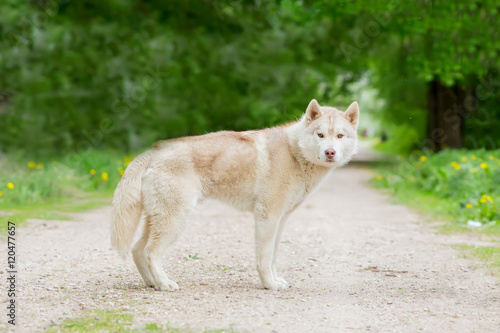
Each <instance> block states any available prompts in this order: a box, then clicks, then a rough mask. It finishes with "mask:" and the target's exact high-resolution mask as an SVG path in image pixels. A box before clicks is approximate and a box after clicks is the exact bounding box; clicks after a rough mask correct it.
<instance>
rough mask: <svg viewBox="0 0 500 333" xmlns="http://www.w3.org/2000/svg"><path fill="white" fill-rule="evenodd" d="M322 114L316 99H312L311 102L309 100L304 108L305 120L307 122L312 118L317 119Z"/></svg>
mask: <svg viewBox="0 0 500 333" xmlns="http://www.w3.org/2000/svg"><path fill="white" fill-rule="evenodd" d="M322 115H323V112H321V107H320V106H319V104H318V101H317V100H315V99H313V100H312V101H311V102H309V105H308V106H307V109H306V121H307V123H308V124H309V123H310V122H312V121H313V120H316V119H318V118H319V117H321V116H322Z"/></svg>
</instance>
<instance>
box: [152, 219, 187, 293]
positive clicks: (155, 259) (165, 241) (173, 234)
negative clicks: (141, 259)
mask: <svg viewBox="0 0 500 333" xmlns="http://www.w3.org/2000/svg"><path fill="white" fill-rule="evenodd" d="M188 217H189V211H187V210H184V211H183V212H182V213H180V212H178V213H177V214H175V215H172V214H168V215H167V214H164V215H156V216H150V217H149V218H150V219H151V225H150V228H151V229H150V234H149V238H148V242H147V244H146V247H145V249H144V254H145V257H146V263H147V267H148V270H149V272H150V273H151V276H152V278H153V280H154V284H155V288H156V289H158V290H169V291H174V290H178V289H179V286H178V285H177V283H175V282H174V281H172V280H170V279H169V278H168V276H167V274H166V273H165V271H164V270H163V268H162V261H163V255H164V253H165V251H166V249H167V248H168V247H169V246H170V245H172V244H173V243H174V242H175V241H176V240H177V238H179V236H180V235H181V233H182V232H183V231H184V229H185V227H186V225H187V221H188Z"/></svg>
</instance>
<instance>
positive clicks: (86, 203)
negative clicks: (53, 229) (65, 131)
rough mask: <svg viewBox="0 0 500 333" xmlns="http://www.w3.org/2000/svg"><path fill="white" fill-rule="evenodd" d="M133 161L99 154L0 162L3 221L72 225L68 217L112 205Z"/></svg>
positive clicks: (112, 155) (110, 154) (97, 151)
mask: <svg viewBox="0 0 500 333" xmlns="http://www.w3.org/2000/svg"><path fill="white" fill-rule="evenodd" d="M131 159H133V156H124V154H119V153H116V152H107V151H99V150H91V151H89V152H87V153H86V154H82V155H68V156H63V157H56V158H45V159H42V160H35V159H30V158H29V157H23V156H8V157H3V158H0V216H2V217H3V218H5V219H11V220H12V221H15V222H19V223H22V222H23V221H25V220H26V219H27V218H43V219H67V218H68V217H67V215H65V214H64V213H67V212H75V211H82V210H86V209H90V208H95V207H98V206H101V205H104V204H108V203H110V197H111V196H112V193H113V190H114V188H115V187H116V184H117V183H118V181H119V180H120V178H121V175H122V173H123V172H124V169H125V168H126V166H127V164H128V163H129V162H130V160H131Z"/></svg>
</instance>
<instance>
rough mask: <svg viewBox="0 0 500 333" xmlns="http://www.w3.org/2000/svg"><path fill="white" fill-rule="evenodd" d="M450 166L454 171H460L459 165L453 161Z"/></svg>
mask: <svg viewBox="0 0 500 333" xmlns="http://www.w3.org/2000/svg"><path fill="white" fill-rule="evenodd" d="M451 166H452V167H454V168H455V170H460V164H458V163H457V162H455V161H453V162H451Z"/></svg>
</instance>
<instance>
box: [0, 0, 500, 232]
mask: <svg viewBox="0 0 500 333" xmlns="http://www.w3.org/2000/svg"><path fill="white" fill-rule="evenodd" d="M499 10H500V6H499V5H498V3H497V2H496V1H492V0H491V1H402V0H400V1H369V0H360V1H290V0H283V1H217V0H211V1H192V0H184V1H164V0H162V1H160V0H149V1H147V0H131V1H119V0H81V1H76V0H38V1H35V0H33V1H18V0H2V2H1V3H0V13H1V14H0V125H1V127H0V152H1V154H2V157H1V159H0V161H1V162H0V168H2V170H0V193H1V194H0V205H4V207H7V208H12V207H18V206H19V205H26V204H33V203H45V204H46V203H47V200H51V199H54V200H55V199H61V198H64V197H72V196H76V197H78V195H81V191H83V192H95V191H96V190H103V191H104V192H103V193H108V196H109V193H110V191H111V190H112V189H113V188H114V186H115V185H116V182H117V181H118V180H119V179H120V177H121V175H122V174H123V170H124V169H125V168H126V165H127V164H128V163H129V162H130V160H131V159H132V158H133V157H134V154H136V153H138V152H141V151H142V150H145V149H147V148H148V147H149V146H150V145H151V144H152V143H154V142H155V141H157V140H161V139H168V138H172V137H179V136H185V135H197V134H203V133H206V132H210V131H217V130H223V129H228V130H245V129H255V128H262V127H265V126H274V125H277V124H281V123H285V122H288V121H290V120H294V119H296V118H297V117H299V116H300V115H301V114H302V113H303V112H304V110H305V108H306V106H307V104H308V102H309V101H310V100H311V99H312V98H316V99H317V100H318V101H319V102H320V104H323V105H332V106H336V107H338V108H340V109H345V108H346V107H347V106H348V105H349V104H350V103H351V102H352V101H354V100H357V101H358V102H359V103H360V108H361V124H360V131H359V133H360V136H362V137H364V138H365V139H366V140H368V141H369V142H371V143H372V145H373V146H374V147H376V148H377V149H379V150H381V151H383V152H385V153H390V154H397V155H399V156H400V157H399V160H398V162H397V163H396V165H392V166H390V167H388V166H385V167H381V166H379V168H380V169H377V172H378V174H377V176H376V178H375V180H374V183H376V184H379V185H381V186H385V187H387V188H390V189H392V190H395V189H398V188H400V189H401V190H400V192H402V191H403V188H408V189H410V190H409V193H414V192H415V191H422V193H426V194H429V193H431V194H434V195H436V196H438V197H441V198H446V199H449V200H451V201H450V202H451V203H452V204H455V205H458V206H457V207H460V209H462V208H463V209H464V210H463V212H472V211H474V213H470V218H474V219H479V220H481V221H483V222H484V223H490V222H491V221H496V220H498V211H497V209H496V206H495V204H494V199H495V198H496V196H498V189H497V187H498V186H497V185H498V184H500V171H499V164H500V160H499V157H500V156H499V150H498V147H499V145H500V107H499V102H500V77H499V72H498V70H499V67H500V63H499V60H498V59H499V51H500V39H499V38H498V34H499V32H500V29H499V26H498V25H499V24H498V22H499V20H497V14H498V11H499ZM440 151H443V152H441V153H437V152H440ZM410 175H411V176H410ZM410 179H413V181H410ZM495 184H496V185H495ZM106 191H108V192H106ZM485 195H486V196H487V197H484V196H485ZM412 196H413V195H412ZM488 198H490V199H491V200H489V199H488ZM481 200H485V201H486V203H482V202H481ZM469 204H470V205H471V207H470V209H469V210H468V211H467V207H468V205H469ZM482 205H483V206H482ZM484 205H489V206H488V208H487V210H485V208H484V207H486V206H484ZM454 207H455V206H454ZM44 211H46V209H45V210H44ZM480 212H481V213H480ZM464 214H465V213H464ZM481 214H482V215H481Z"/></svg>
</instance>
